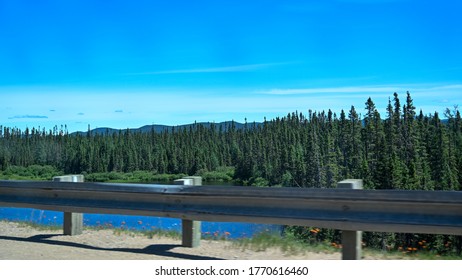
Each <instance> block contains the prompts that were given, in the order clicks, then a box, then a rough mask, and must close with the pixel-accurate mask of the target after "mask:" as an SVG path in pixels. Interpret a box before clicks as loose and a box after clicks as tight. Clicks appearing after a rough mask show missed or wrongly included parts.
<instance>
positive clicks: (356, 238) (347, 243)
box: [337, 179, 363, 260]
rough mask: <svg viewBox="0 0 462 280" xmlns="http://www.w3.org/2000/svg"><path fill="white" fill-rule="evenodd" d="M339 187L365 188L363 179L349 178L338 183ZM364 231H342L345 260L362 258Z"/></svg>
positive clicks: (343, 257)
mask: <svg viewBox="0 0 462 280" xmlns="http://www.w3.org/2000/svg"><path fill="white" fill-rule="evenodd" d="M337 188H342V189H354V190H362V189H363V180H361V179H348V180H344V181H340V182H338V183H337ZM362 236H363V232H362V231H353V230H344V231H342V259H343V260H360V259H361V250H362V248H361V241H362Z"/></svg>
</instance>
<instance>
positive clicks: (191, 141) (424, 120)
mask: <svg viewBox="0 0 462 280" xmlns="http://www.w3.org/2000/svg"><path fill="white" fill-rule="evenodd" d="M386 112H387V113H386V116H385V118H383V117H382V116H381V115H380V114H379V112H378V110H377V109H376V106H375V104H374V102H373V101H372V100H371V99H370V98H369V99H368V100H367V102H366V104H365V114H364V116H363V117H360V115H359V113H358V112H357V111H356V109H355V108H354V107H353V106H352V107H351V109H350V110H349V111H348V112H344V111H341V112H340V114H339V115H337V114H336V113H333V112H332V111H331V110H329V111H327V112H324V111H323V112H312V111H309V112H308V114H307V115H304V114H302V113H297V112H295V113H291V114H288V115H287V116H286V117H283V118H276V119H274V120H271V121H266V120H265V121H264V123H262V124H255V123H246V124H245V126H244V128H242V129H236V126H235V125H234V123H229V124H226V125H224V126H219V127H218V126H216V125H213V124H212V125H211V126H210V127H208V128H206V127H204V126H203V125H200V124H197V125H193V126H191V127H189V128H182V129H176V128H172V130H170V131H164V132H162V133H157V132H155V131H151V132H147V133H141V132H136V133H133V132H130V131H129V130H126V131H120V132H118V133H112V134H109V133H108V134H94V133H90V131H89V132H88V133H86V134H85V133H83V134H75V135H70V134H69V133H68V132H67V129H66V127H61V128H58V127H54V128H53V129H52V130H48V131H47V130H45V129H40V128H38V129H37V128H32V129H26V130H25V131H21V130H20V129H17V128H10V127H1V129H0V170H3V171H5V170H7V169H8V168H9V167H11V166H22V167H28V166H31V165H50V166H53V167H54V168H56V169H57V170H58V171H59V172H62V173H69V174H71V173H72V174H75V173H77V174H81V173H84V174H93V173H110V172H121V173H129V172H134V171H140V170H142V171H148V172H151V173H152V174H189V175H195V174H203V173H204V172H216V171H217V170H222V169H224V168H225V167H231V168H234V170H235V172H234V175H233V179H235V180H237V182H238V183H240V184H244V185H252V184H259V185H269V186H274V185H282V186H287V187H322V188H332V187H335V185H336V183H337V181H339V180H342V179H345V178H362V179H364V182H365V187H366V188H368V189H424V190H460V189H461V185H462V172H461V170H462V132H461V130H462V122H461V118H460V112H459V110H458V109H457V108H454V109H453V110H449V109H448V110H447V111H446V112H445V115H444V122H443V121H442V119H441V118H440V116H439V114H438V113H434V114H430V115H424V114H423V112H422V111H420V113H419V114H417V113H416V111H415V106H414V105H413V100H412V98H411V96H410V94H409V93H407V96H406V100H405V102H404V105H403V106H401V102H400V100H399V98H398V95H397V94H396V93H395V94H394V96H393V98H392V99H391V100H389V104H388V106H387V111H386ZM228 169H229V168H228ZM228 174H229V172H228ZM228 178H229V176H228Z"/></svg>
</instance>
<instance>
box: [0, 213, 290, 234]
mask: <svg viewBox="0 0 462 280" xmlns="http://www.w3.org/2000/svg"><path fill="white" fill-rule="evenodd" d="M0 219H5V220H10V221H22V222H33V223H37V224H42V225H59V226H62V224H63V213H62V212H56V211H48V210H38V209H30V208H9V207H5V208H0ZM83 224H84V226H94V227H105V228H123V229H131V230H152V229H162V230H169V231H177V232H181V220H180V219H173V218H161V217H146V216H126V215H110V214H86V213H84V214H83ZM201 231H202V236H203V237H212V238H214V237H217V238H221V237H226V238H228V239H237V238H245V237H252V236H254V235H255V234H258V233H261V232H273V233H281V232H282V227H281V226H279V225H263V224H251V223H227V222H202V223H201Z"/></svg>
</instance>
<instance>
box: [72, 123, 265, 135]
mask: <svg viewBox="0 0 462 280" xmlns="http://www.w3.org/2000/svg"><path fill="white" fill-rule="evenodd" d="M233 123H234V127H235V128H236V129H243V128H244V127H245V124H243V123H239V122H234V121H226V122H220V123H213V122H200V123H192V124H183V125H161V124H154V125H145V126H142V127H139V128H126V129H115V128H110V127H98V128H95V129H92V130H90V133H91V134H92V135H105V134H110V135H112V134H114V133H119V132H124V131H127V129H128V131H130V133H137V132H142V133H147V132H151V131H154V132H156V133H161V132H165V131H172V130H173V129H175V130H182V129H184V128H186V129H189V128H191V127H194V126H203V127H205V128H210V127H211V126H212V125H214V126H215V128H216V129H217V130H220V129H222V130H223V131H225V130H227V129H228V128H229V127H231V125H232V124H233ZM253 124H254V123H253V122H252V123H248V124H247V125H248V126H253ZM255 124H256V125H257V126H260V125H261V123H255ZM76 134H80V135H83V134H87V132H86V131H85V132H83V131H77V132H74V133H72V134H71V135H76Z"/></svg>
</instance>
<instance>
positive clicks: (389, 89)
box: [255, 84, 462, 95]
mask: <svg viewBox="0 0 462 280" xmlns="http://www.w3.org/2000/svg"><path fill="white" fill-rule="evenodd" d="M446 90H462V84H452V85H435V84H433V85H432V84H408V85H404V84H401V85H376V86H345V87H319V88H298V89H293V88H287V89H281V88H276V89H267V90H258V91H256V92H255V93H259V94H269V95H303V94H322V93H343V94H345V93H352V94H353V93H387V94H391V93H393V92H403V91H410V92H435V91H446Z"/></svg>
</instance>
